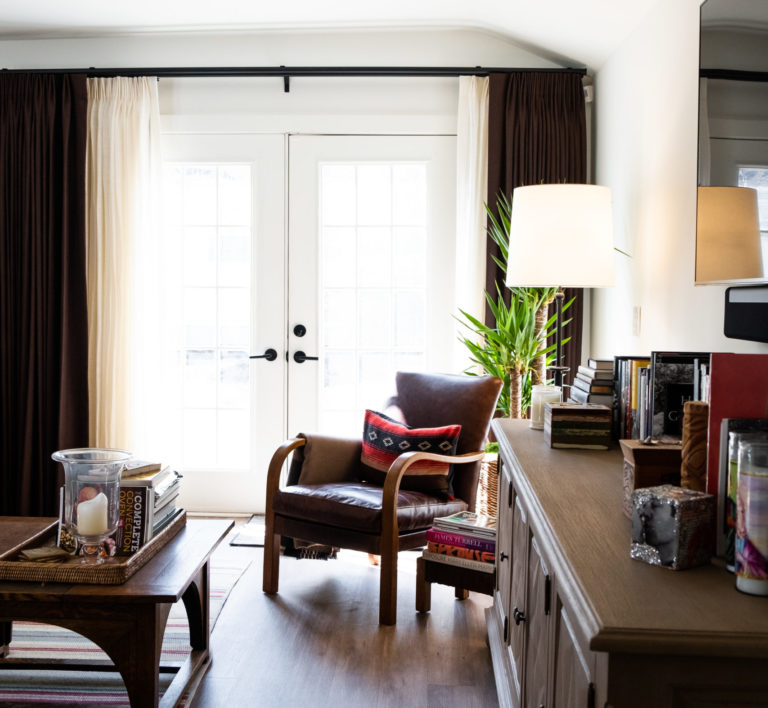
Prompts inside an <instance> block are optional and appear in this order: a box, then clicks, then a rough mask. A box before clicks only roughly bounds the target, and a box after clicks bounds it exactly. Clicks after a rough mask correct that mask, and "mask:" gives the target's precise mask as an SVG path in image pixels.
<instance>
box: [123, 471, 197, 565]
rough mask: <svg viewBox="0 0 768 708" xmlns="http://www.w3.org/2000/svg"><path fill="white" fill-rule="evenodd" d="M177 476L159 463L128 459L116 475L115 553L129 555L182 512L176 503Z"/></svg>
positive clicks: (178, 483) (179, 479) (177, 494)
mask: <svg viewBox="0 0 768 708" xmlns="http://www.w3.org/2000/svg"><path fill="white" fill-rule="evenodd" d="M180 485H181V475H180V474H179V473H178V472H176V471H175V470H173V469H172V468H171V467H168V466H163V465H162V464H160V463H153V462H143V461H136V460H132V461H131V462H130V463H129V464H128V465H126V468H125V469H124V470H123V475H122V477H121V478H120V526H119V528H118V529H117V533H116V534H115V545H116V554H117V555H131V554H132V553H135V552H136V551H138V550H139V548H141V547H142V546H143V545H144V544H146V543H147V542H148V541H150V540H151V539H152V538H153V537H154V536H156V535H157V534H158V533H160V531H162V530H163V529H164V528H165V527H166V526H168V525H169V524H171V523H172V522H173V521H174V519H176V517H177V516H178V515H179V514H181V513H182V512H183V510H182V509H180V508H178V507H177V506H176V502H177V500H178V496H179V489H180Z"/></svg>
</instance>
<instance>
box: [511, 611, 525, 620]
mask: <svg viewBox="0 0 768 708" xmlns="http://www.w3.org/2000/svg"><path fill="white" fill-rule="evenodd" d="M512 617H514V618H515V624H520V623H521V622H525V612H520V610H518V609H517V607H515V609H514V610H512Z"/></svg>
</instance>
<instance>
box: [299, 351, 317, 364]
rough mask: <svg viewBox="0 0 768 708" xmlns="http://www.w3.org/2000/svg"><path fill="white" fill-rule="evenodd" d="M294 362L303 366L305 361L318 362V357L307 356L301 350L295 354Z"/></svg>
mask: <svg viewBox="0 0 768 708" xmlns="http://www.w3.org/2000/svg"><path fill="white" fill-rule="evenodd" d="M293 360H294V361H295V362H296V363H297V364H303V363H304V362H305V361H317V360H318V357H316V356H307V355H306V354H305V353H304V352H303V351H301V349H299V351H297V352H294V353H293Z"/></svg>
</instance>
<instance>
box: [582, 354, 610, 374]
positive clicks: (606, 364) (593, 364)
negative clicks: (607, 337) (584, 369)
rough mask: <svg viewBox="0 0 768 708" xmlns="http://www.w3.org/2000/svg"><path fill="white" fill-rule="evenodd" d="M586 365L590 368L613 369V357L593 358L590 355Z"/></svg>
mask: <svg viewBox="0 0 768 708" xmlns="http://www.w3.org/2000/svg"><path fill="white" fill-rule="evenodd" d="M587 366H588V367H589V368H590V369H608V370H609V371H611V372H612V371H613V359H593V358H592V357H590V358H589V359H587Z"/></svg>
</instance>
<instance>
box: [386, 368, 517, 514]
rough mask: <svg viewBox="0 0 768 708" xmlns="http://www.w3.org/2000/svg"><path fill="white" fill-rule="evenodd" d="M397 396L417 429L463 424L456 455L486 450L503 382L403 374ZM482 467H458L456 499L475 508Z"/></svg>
mask: <svg viewBox="0 0 768 708" xmlns="http://www.w3.org/2000/svg"><path fill="white" fill-rule="evenodd" d="M396 384H397V396H396V398H395V399H394V400H393V401H392V403H393V404H395V405H397V406H399V407H400V409H401V410H402V411H403V414H404V416H405V420H406V421H407V422H408V425H410V426H411V427H414V428H425V427H435V426H440V425H453V424H458V425H461V435H459V444H458V446H457V448H456V454H457V455H460V454H462V453H465V452H475V451H477V450H482V449H483V446H484V444H485V440H486V438H487V436H488V429H489V428H490V425H491V419H492V418H493V414H494V411H495V410H496V401H497V399H498V397H499V393H500V392H501V384H502V382H501V380H500V379H497V378H494V377H491V376H463V375H453V374H423V373H415V372H406V371H400V372H398V373H397V377H396ZM479 475H480V464H479V463H475V464H471V465H454V479H453V488H454V493H455V495H456V497H458V498H459V499H463V500H464V501H465V502H467V504H468V505H469V508H470V509H474V507H475V496H476V495H477V480H478V477H479Z"/></svg>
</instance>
